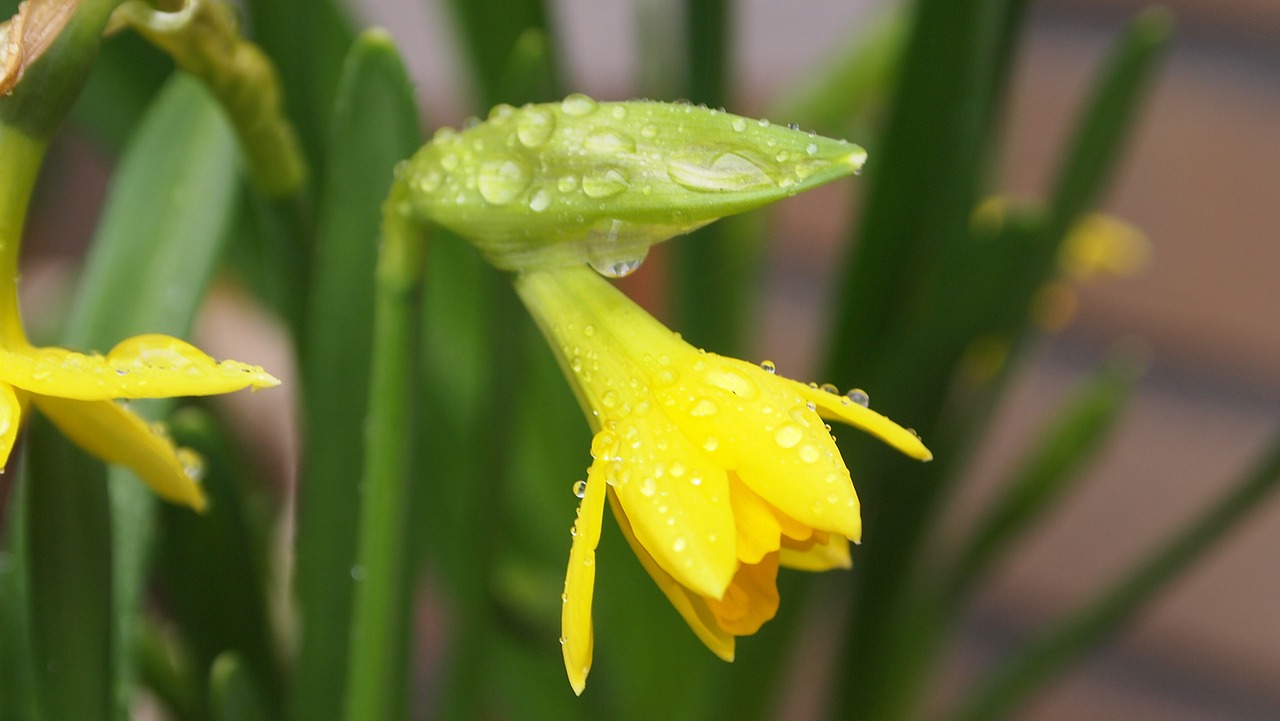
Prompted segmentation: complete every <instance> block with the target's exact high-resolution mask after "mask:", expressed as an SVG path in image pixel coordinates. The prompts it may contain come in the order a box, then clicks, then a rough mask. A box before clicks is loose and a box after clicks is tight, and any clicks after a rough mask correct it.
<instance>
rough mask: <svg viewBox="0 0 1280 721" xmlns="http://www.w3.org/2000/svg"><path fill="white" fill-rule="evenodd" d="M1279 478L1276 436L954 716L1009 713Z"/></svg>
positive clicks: (1131, 612) (1188, 562)
mask: <svg viewBox="0 0 1280 721" xmlns="http://www.w3.org/2000/svg"><path fill="white" fill-rule="evenodd" d="M1277 486H1280V438H1277V439H1276V440H1274V441H1273V442H1272V444H1271V446H1270V447H1269V448H1268V449H1266V450H1265V451H1264V452H1263V453H1262V455H1261V457H1260V458H1259V459H1258V462H1257V465H1256V466H1255V467H1254V469H1253V470H1251V471H1250V472H1249V473H1248V474H1246V475H1245V476H1244V477H1243V478H1241V479H1240V480H1239V481H1238V482H1237V483H1236V484H1234V485H1233V486H1232V487H1231V488H1230V489H1229V490H1228V491H1227V492H1226V493H1225V494H1223V496H1222V497H1221V498H1220V499H1219V500H1218V501H1217V502H1216V503H1214V504H1213V505H1211V506H1209V507H1208V508H1206V509H1205V510H1204V511H1203V512H1202V513H1201V514H1200V515H1199V516H1198V517H1197V518H1195V519H1194V520H1192V521H1191V522H1190V523H1188V524H1187V526H1185V527H1184V528H1183V529H1182V530H1181V531H1179V532H1177V533H1174V534H1173V535H1172V536H1170V537H1169V539H1168V540H1167V541H1165V543H1164V544H1162V545H1161V546H1160V547H1159V548H1158V549H1156V551H1155V552H1154V553H1152V554H1151V555H1150V556H1148V557H1147V558H1146V559H1145V560H1143V561H1142V562H1140V563H1139V564H1137V565H1136V566H1135V567H1134V568H1133V569H1132V570H1131V571H1130V572H1129V573H1128V574H1127V575H1125V576H1124V577H1123V578H1122V579H1121V580H1119V581H1118V582H1116V583H1115V584H1114V585H1112V586H1111V587H1110V588H1108V589H1107V590H1106V591H1104V592H1103V593H1102V594H1100V595H1099V596H1098V597H1097V598H1095V599H1094V600H1093V601H1091V602H1090V603H1088V604H1087V605H1086V606H1084V607H1083V608H1081V609H1079V610H1078V611H1076V612H1075V613H1072V614H1071V615H1070V616H1068V617H1067V618H1066V619H1063V620H1062V621H1060V622H1058V623H1057V624H1056V625H1055V626H1054V627H1053V628H1052V629H1050V630H1049V631H1047V632H1045V633H1044V634H1042V635H1041V636H1039V637H1038V638H1036V639H1034V640H1032V641H1031V642H1030V643H1029V644H1027V645H1026V646H1024V647H1023V648H1022V649H1020V650H1019V651H1018V652H1017V653H1016V654H1015V656H1014V657H1013V658H1011V659H1009V660H1008V661H1007V662H1005V663H1004V664H1003V665H1002V666H1001V667H1000V668H998V669H997V670H996V671H995V672H994V673H993V674H991V675H990V676H989V677H988V678H987V679H986V681H985V682H984V683H982V684H981V685H979V686H978V687H977V688H976V689H975V690H974V691H973V692H972V693H970V695H969V697H968V698H967V699H966V700H965V701H964V702H963V703H962V704H961V705H960V707H959V710H958V711H957V712H956V713H955V714H954V716H953V717H952V718H954V719H956V721H992V720H994V719H1001V718H1007V717H1009V716H1010V715H1011V714H1012V713H1013V712H1014V711H1016V710H1017V708H1018V707H1019V706H1020V705H1021V704H1022V703H1023V702H1025V701H1026V700H1027V699H1028V698H1030V697H1031V696H1032V695H1033V694H1034V693H1035V692H1037V691H1039V690H1040V689H1042V688H1043V687H1044V686H1045V685H1046V684H1048V683H1049V682H1050V681H1052V680H1053V679H1054V678H1056V677H1057V676H1059V675H1060V674H1061V673H1062V672H1063V671H1064V670H1066V669H1067V668H1068V667H1070V666H1071V665H1072V664H1075V663H1077V662H1079V661H1080V660H1082V659H1083V657H1084V656H1085V654H1086V653H1087V652H1088V651H1089V650H1091V649H1093V648H1095V647H1096V646H1097V645H1098V644H1099V643H1101V642H1102V641H1104V640H1105V639H1107V638H1109V637H1110V636H1112V635H1113V634H1115V633H1116V632H1117V631H1118V630H1120V629H1121V628H1122V627H1123V626H1124V624H1125V623H1127V622H1129V621H1130V620H1132V619H1133V618H1134V617H1135V616H1136V615H1137V613H1138V612H1139V611H1141V610H1142V609H1143V608H1144V607H1145V606H1146V604H1147V603H1148V602H1149V601H1151V600H1152V599H1154V598H1155V597H1156V596H1157V595H1158V594H1159V593H1160V592H1161V591H1163V590H1165V589H1166V588H1167V587H1168V585H1169V583H1170V582H1172V581H1173V580H1174V579H1176V578H1178V577H1179V575H1180V574H1181V573H1183V572H1184V571H1186V570H1187V569H1188V568H1190V567H1191V566H1192V564H1194V563H1195V562H1196V561H1197V560H1199V559H1200V558H1201V557H1202V556H1203V555H1204V554H1205V552H1207V551H1208V550H1209V549H1210V548H1212V547H1213V545H1214V544H1215V543H1217V542H1218V541H1219V540H1220V539H1222V538H1223V537H1224V536H1226V535H1227V533H1228V532H1230V531H1231V530H1232V529H1234V528H1235V527H1236V526H1237V525H1238V524H1239V523H1240V522H1241V521H1243V520H1244V519H1245V518H1246V517H1248V515H1249V514H1250V513H1251V512H1252V511H1254V510H1256V509H1257V508H1258V507H1260V506H1261V505H1262V503H1263V502H1264V501H1265V500H1267V498H1268V497H1269V496H1270V495H1271V494H1272V493H1273V492H1275V490H1276V488H1277Z"/></svg>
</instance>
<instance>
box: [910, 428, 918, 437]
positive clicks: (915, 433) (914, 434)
mask: <svg viewBox="0 0 1280 721" xmlns="http://www.w3.org/2000/svg"><path fill="white" fill-rule="evenodd" d="M907 433H910V434H911V435H913V436H915V437H916V438H919V437H920V434H919V433H917V432H916V429H914V428H908V429H907Z"/></svg>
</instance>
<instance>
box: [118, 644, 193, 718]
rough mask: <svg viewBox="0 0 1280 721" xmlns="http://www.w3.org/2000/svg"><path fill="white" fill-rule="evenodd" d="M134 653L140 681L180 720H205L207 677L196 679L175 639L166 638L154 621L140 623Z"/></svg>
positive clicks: (187, 659)
mask: <svg viewBox="0 0 1280 721" xmlns="http://www.w3.org/2000/svg"><path fill="white" fill-rule="evenodd" d="M134 654H135V655H136V657H137V663H138V680H139V682H141V683H142V685H144V686H146V687H147V688H148V689H149V690H150V691H151V693H153V694H155V696H156V698H158V699H159V700H160V702H161V703H163V704H164V705H165V706H166V708H167V709H168V711H169V713H170V714H172V715H173V717H174V718H175V719H178V720H179V721H203V720H204V719H206V718H208V713H207V711H206V710H205V708H204V700H205V696H206V694H205V692H204V684H205V679H199V680H197V679H196V677H195V672H194V670H193V669H192V668H191V662H190V659H189V658H188V657H187V654H186V653H185V649H183V648H181V647H180V646H179V645H178V644H177V642H176V641H175V640H174V639H171V638H167V637H166V636H165V634H164V632H163V631H161V629H160V628H159V626H158V625H156V624H155V623H151V622H148V621H147V620H145V619H144V620H143V622H142V623H140V624H139V625H138V638H137V645H136V646H135V651H134Z"/></svg>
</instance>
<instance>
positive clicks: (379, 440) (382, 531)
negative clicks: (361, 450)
mask: <svg viewBox="0 0 1280 721" xmlns="http://www.w3.org/2000/svg"><path fill="white" fill-rule="evenodd" d="M407 192H408V188H407V187H406V186H405V185H404V184H403V183H401V182H399V181H397V182H396V183H395V184H394V185H393V186H392V188H391V195H390V196H389V197H388V198H387V202H386V204H385V205H384V206H383V224H382V245H381V247H380V248H379V256H378V268H377V275H376V283H377V288H376V293H377V296H376V299H375V306H374V325H373V360H372V384H371V386H370V391H369V418H368V426H367V428H368V430H367V432H366V433H367V434H366V437H365V462H364V473H363V478H362V479H361V486H362V492H363V499H362V500H363V504H362V507H361V513H360V528H359V547H358V552H357V557H356V566H355V568H353V569H352V573H353V577H354V578H355V579H356V590H355V609H354V612H353V616H352V625H351V651H350V660H351V663H350V666H349V667H348V674H347V702H346V716H345V718H346V719H347V720H348V721H365V719H387V718H393V709H394V707H395V698H396V693H395V688H396V686H397V674H403V671H404V669H403V668H398V665H399V664H398V659H399V658H400V657H401V654H400V643H401V636H402V634H403V633H404V629H403V628H401V625H402V621H401V619H402V616H401V609H402V608H403V606H404V603H405V601H404V596H405V595H406V594H407V593H409V592H410V591H411V586H410V584H407V583H406V582H405V581H406V579H405V578H404V574H403V570H404V554H405V552H406V548H405V547H406V543H405V539H406V531H407V528H406V527H407V523H406V521H407V518H408V516H407V514H406V510H407V508H408V506H409V503H408V491H409V487H408V483H407V480H406V475H405V472H406V466H407V460H408V456H409V444H408V438H409V421H410V415H409V404H408V399H409V398H410V397H411V395H410V377H409V373H410V369H411V367H412V363H411V359H412V355H413V354H412V348H413V338H414V324H413V309H414V305H415V301H414V296H415V295H416V293H417V290H418V286H419V280H420V279H421V274H422V268H423V264H424V261H425V258H424V252H425V246H426V243H425V240H426V239H425V236H424V234H423V231H422V228H421V227H420V226H418V225H417V224H415V223H414V222H413V221H412V220H410V219H409V218H408V217H407V216H405V215H403V214H402V213H401V208H402V207H404V204H405V200H404V199H405V196H406V193H407Z"/></svg>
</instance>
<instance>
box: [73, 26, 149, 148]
mask: <svg viewBox="0 0 1280 721" xmlns="http://www.w3.org/2000/svg"><path fill="white" fill-rule="evenodd" d="M172 70H173V63H172V62H171V61H170V60H169V58H168V57H166V56H165V55H164V53H161V52H160V51H158V50H156V49H155V48H154V47H152V46H151V45H150V44H149V43H147V42H146V41H145V40H143V39H142V38H140V37H138V36H137V35H134V34H133V33H119V34H117V35H116V36H114V37H111V38H108V39H106V40H105V41H104V42H103V43H102V48H101V50H100V51H99V53H98V59H97V60H96V61H95V62H94V66H93V72H92V73H91V74H90V75H89V81H88V82H87V83H85V86H84V89H83V90H82V91H81V92H80V98H79V99H78V100H77V101H76V104H75V107H73V108H72V117H73V118H74V119H75V121H76V122H77V123H78V124H80V125H81V126H83V127H84V129H85V130H86V131H88V133H89V135H90V136H92V137H93V139H94V140H95V141H96V142H97V143H98V145H99V146H100V147H101V148H103V149H104V150H106V151H107V152H108V153H110V154H112V155H116V154H118V153H120V151H121V150H122V149H123V148H124V145H125V143H126V142H127V141H128V140H129V138H130V136H132V134H133V131H134V128H137V127H138V123H139V122H140V121H141V120H142V117H143V115H144V114H145V113H146V112H147V109H148V107H150V105H151V101H152V100H153V99H155V96H156V93H158V92H159V91H160V88H161V86H163V85H164V81H165V80H166V79H167V78H168V77H169V75H170V73H171V72H172Z"/></svg>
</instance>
